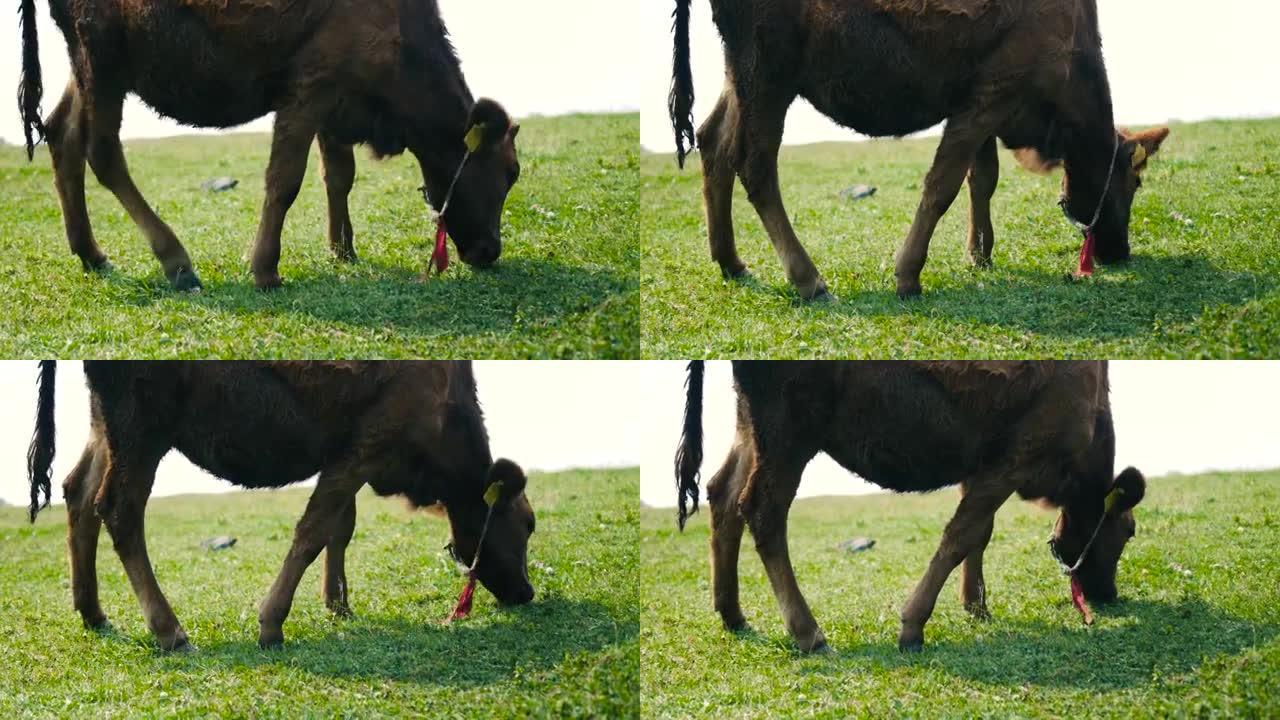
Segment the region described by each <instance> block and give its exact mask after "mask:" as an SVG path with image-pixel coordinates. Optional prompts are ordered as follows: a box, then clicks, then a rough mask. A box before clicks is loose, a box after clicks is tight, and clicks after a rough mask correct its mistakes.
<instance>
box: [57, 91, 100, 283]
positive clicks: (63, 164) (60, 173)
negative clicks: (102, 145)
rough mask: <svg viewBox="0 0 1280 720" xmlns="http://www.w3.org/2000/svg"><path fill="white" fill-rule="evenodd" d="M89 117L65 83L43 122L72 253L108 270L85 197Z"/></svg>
mask: <svg viewBox="0 0 1280 720" xmlns="http://www.w3.org/2000/svg"><path fill="white" fill-rule="evenodd" d="M88 125H89V117H88V114H87V113H86V112H85V109H84V101H83V100H81V98H80V95H79V91H78V90H77V89H76V82H75V79H72V80H71V81H70V82H68V83H67V89H66V90H65V91H64V92H63V93H62V99H61V100H59V101H58V106H57V107H56V108H54V110H53V112H52V113H51V114H50V115H49V119H48V120H47V121H46V122H45V130H46V131H47V133H48V135H47V142H48V145H49V155H50V157H51V158H52V160H53V184H54V186H55V187H56V188H57V190H58V202H59V203H60V204H61V205H62V223H63V226H64V227H65V229H66V233H67V244H68V245H70V246H71V252H73V253H75V254H76V256H77V257H79V258H80V264H81V266H83V267H84V269H85V270H86V271H93V270H109V269H110V268H111V264H110V263H109V262H107V256H106V254H105V253H103V252H102V249H101V248H99V247H98V243H97V242H95V241H94V239H93V228H92V226H91V225H90V223H89V209H88V207H87V206H86V205H85V200H84V165H85V151H86V147H87V145H88V142H89V134H88Z"/></svg>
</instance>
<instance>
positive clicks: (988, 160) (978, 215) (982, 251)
mask: <svg viewBox="0 0 1280 720" xmlns="http://www.w3.org/2000/svg"><path fill="white" fill-rule="evenodd" d="M999 181H1000V158H999V157H998V156H997V155H996V139H995V138H993V137H992V138H987V140H986V142H984V143H982V147H980V148H978V153H977V154H976V155H975V156H974V158H973V166H972V167H970V168H969V262H971V263H973V264H974V265H975V266H977V267H983V268H985V267H991V249H992V247H994V245H995V231H994V230H993V229H992V227H991V196H992V195H993V194H995V191H996V183H998V182H999Z"/></svg>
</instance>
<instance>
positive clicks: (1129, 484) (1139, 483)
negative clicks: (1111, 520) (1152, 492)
mask: <svg viewBox="0 0 1280 720" xmlns="http://www.w3.org/2000/svg"><path fill="white" fill-rule="evenodd" d="M1146 493H1147V481H1146V478H1144V477H1142V473H1141V472H1139V471H1138V469H1137V468H1134V467H1127V468H1125V469H1124V472H1122V473H1120V475H1119V476H1117V477H1116V481H1115V483H1114V484H1113V485H1112V486H1111V492H1109V493H1107V512H1114V513H1123V512H1126V511H1128V510H1132V509H1133V506H1135V505H1137V504H1138V503H1140V502H1142V497H1143V496H1144V495H1146Z"/></svg>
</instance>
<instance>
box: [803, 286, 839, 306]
mask: <svg viewBox="0 0 1280 720" xmlns="http://www.w3.org/2000/svg"><path fill="white" fill-rule="evenodd" d="M835 301H836V296H835V295H832V294H831V293H829V292H827V289H826V288H825V287H824V288H821V289H819V290H818V293H817V294H816V295H814V296H813V297H811V298H809V300H808V302H811V303H813V304H814V305H828V304H830V303H833V302H835Z"/></svg>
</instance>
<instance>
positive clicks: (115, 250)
mask: <svg viewBox="0 0 1280 720" xmlns="http://www.w3.org/2000/svg"><path fill="white" fill-rule="evenodd" d="M521 122H522V130H521V133H520V137H519V140H518V142H517V145H518V148H519V152H520V161H521V165H522V173H521V176H520V181H519V182H518V183H517V184H516V186H515V187H514V188H513V189H512V192H511V195H510V196H509V198H508V199H507V204H506V209H505V211H504V217H503V244H504V250H503V255H502V259H501V260H500V261H499V264H498V266H497V267H496V269H494V270H493V271H478V270H472V269H471V268H469V267H467V266H466V265H464V264H463V263H462V262H460V261H459V260H458V259H457V253H456V250H454V249H453V247H452V243H450V253H451V254H452V258H453V262H452V264H451V265H450V267H449V270H448V272H446V273H445V274H444V275H442V276H440V277H432V278H431V279H429V280H427V281H425V282H420V281H419V275H420V274H421V272H422V270H423V268H424V267H425V266H426V262H427V259H428V257H429V255H430V253H431V243H432V236H433V234H434V225H433V224H432V223H431V222H430V214H429V210H428V208H427V207H426V205H425V204H424V203H423V201H422V196H421V194H420V193H419V191H418V187H419V186H420V185H421V184H422V176H421V172H420V170H419V169H418V166H417V163H416V161H415V160H413V159H412V156H411V155H409V154H407V153H406V154H405V155H403V156H400V157H397V158H391V159H388V160H385V161H383V162H375V161H374V160H373V159H372V158H370V157H369V156H368V153H367V151H363V150H361V151H358V152H357V154H356V185H355V188H354V189H353V190H352V194H351V203H350V205H351V219H352V225H353V227H354V231H355V249H356V253H357V255H358V257H359V261H358V262H357V263H355V264H342V263H338V262H336V261H335V260H334V259H333V258H332V256H331V254H330V251H329V246H328V240H327V236H326V232H327V230H326V229H327V227H328V225H327V219H326V214H325V191H324V186H323V183H322V181H321V176H320V170H319V168H320V159H319V152H318V150H317V149H316V148H315V146H314V145H313V147H312V152H311V157H310V162H309V166H310V167H309V171H308V173H307V177H306V180H305V181H304V183H303V188H302V192H301V194H300V195H299V196H298V199H297V201H296V202H295V203H294V205H293V208H292V210H291V211H290V213H289V216H288V219H287V220H286V222H285V228H284V235H283V238H282V243H281V245H282V253H281V265H280V273H281V275H282V276H283V277H284V280H285V287H284V288H283V289H282V291H279V292H271V293H263V292H259V291H257V290H255V289H254V287H253V282H252V278H251V276H250V275H249V269H248V262H247V260H243V259H242V256H243V255H245V253H246V251H247V249H248V248H249V246H250V245H251V243H252V241H253V237H254V234H255V232H256V229H257V224H258V214H259V210H260V208H261V204H262V199H263V173H264V171H265V168H266V165H267V155H268V152H269V150H270V139H269V138H268V137H267V136H265V135H260V134H231V135H225V136H218V137H212V136H190V137H181V138H170V139H163V140H132V141H126V142H125V153H126V157H127V158H128V161H129V166H130V170H131V172H132V173H133V177H134V179H135V180H136V182H137V184H138V186H139V188H140V189H141V190H142V192H143V194H144V195H145V196H146V197H147V199H148V200H149V201H150V203H151V205H152V207H154V208H155V210H156V212H157V213H158V214H159V215H160V216H161V217H162V218H163V219H164V220H165V221H166V222H168V224H169V226H170V227H172V228H173V230H174V232H175V233H176V234H177V235H178V238H179V239H180V240H181V241H182V242H183V244H184V245H186V247H187V250H188V251H189V252H190V253H191V256H192V259H193V261H194V262H195V266H196V271H197V272H198V273H199V275H200V278H201V280H202V281H203V282H204V292H203V293H200V294H195V295H191V294H178V293H175V292H173V291H171V290H170V289H169V288H168V286H167V283H166V282H165V279H164V276H163V274H162V273H161V272H160V267H159V264H158V263H157V261H156V260H155V258H154V257H153V256H152V254H151V250H150V248H149V246H148V245H147V242H146V240H145V239H144V238H143V237H142V235H141V233H140V232H139V231H138V229H137V228H136V227H135V226H134V224H133V222H132V221H130V219H129V217H128V216H127V215H126V214H125V212H124V210H123V209H122V208H121V207H120V205H119V203H117V202H116V200H115V198H114V197H113V196H112V195H111V193H110V192H109V191H107V190H106V189H105V188H103V187H102V186H101V185H99V184H98V183H97V182H96V181H95V180H94V179H93V178H92V175H91V174H90V176H89V178H88V179H87V181H86V186H87V189H88V205H89V214H90V218H91V220H92V223H93V229H94V233H95V236H96V237H97V240H98V244H99V245H101V246H102V248H103V250H104V251H105V252H106V253H107V255H108V257H110V259H111V262H112V263H113V265H114V266H115V270H114V272H111V273H108V274H106V275H104V276H99V275H96V274H85V273H84V272H82V271H81V269H80V263H79V261H78V260H77V259H76V258H75V256H73V255H71V254H70V250H69V249H68V247H67V243H66V239H65V235H64V233H63V228H62V216H61V212H60V209H59V205H58V199H57V195H56V194H55V192H54V189H53V174H52V170H51V168H50V165H49V155H48V150H47V149H46V148H43V147H42V148H41V149H40V150H39V151H38V154H37V155H36V158H35V162H33V163H30V164H29V163H28V162H27V159H26V155H25V153H24V151H23V150H22V149H20V148H18V147H14V146H3V147H0V193H2V194H3V197H4V204H3V207H2V208H0V238H3V239H4V242H5V244H6V247H7V248H8V259H7V260H6V262H5V263H4V264H3V268H0V305H3V306H4V307H5V312H4V313H3V316H0V356H3V357H6V358H33V357H93V358H108V357H120V358H147V359H162V358H170V357H224V358H267V357H287V358H302V357H313V358H351V357H362V358H364V357H430V358H467V359H474V358H484V357H502V358H519V357H557V358H558V357H579V358H616V357H635V356H637V355H638V353H639V275H638V274H639V270H638V263H639V250H638V248H637V247H636V244H635V234H634V223H635V213H636V204H637V187H636V186H637V173H638V170H637V162H638V149H637V148H638V140H637V138H638V134H639V118H638V116H637V115H635V114H629V115H572V116H563V117H554V118H540V117H535V118H528V119H523V120H522V121H521ZM219 176H230V177H233V178H236V179H238V180H239V186H238V187H236V188H235V189H234V190H231V191H228V192H223V193H210V192H207V191H205V190H202V189H201V188H200V185H201V183H202V182H204V181H206V180H208V179H211V178H215V177H219Z"/></svg>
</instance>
